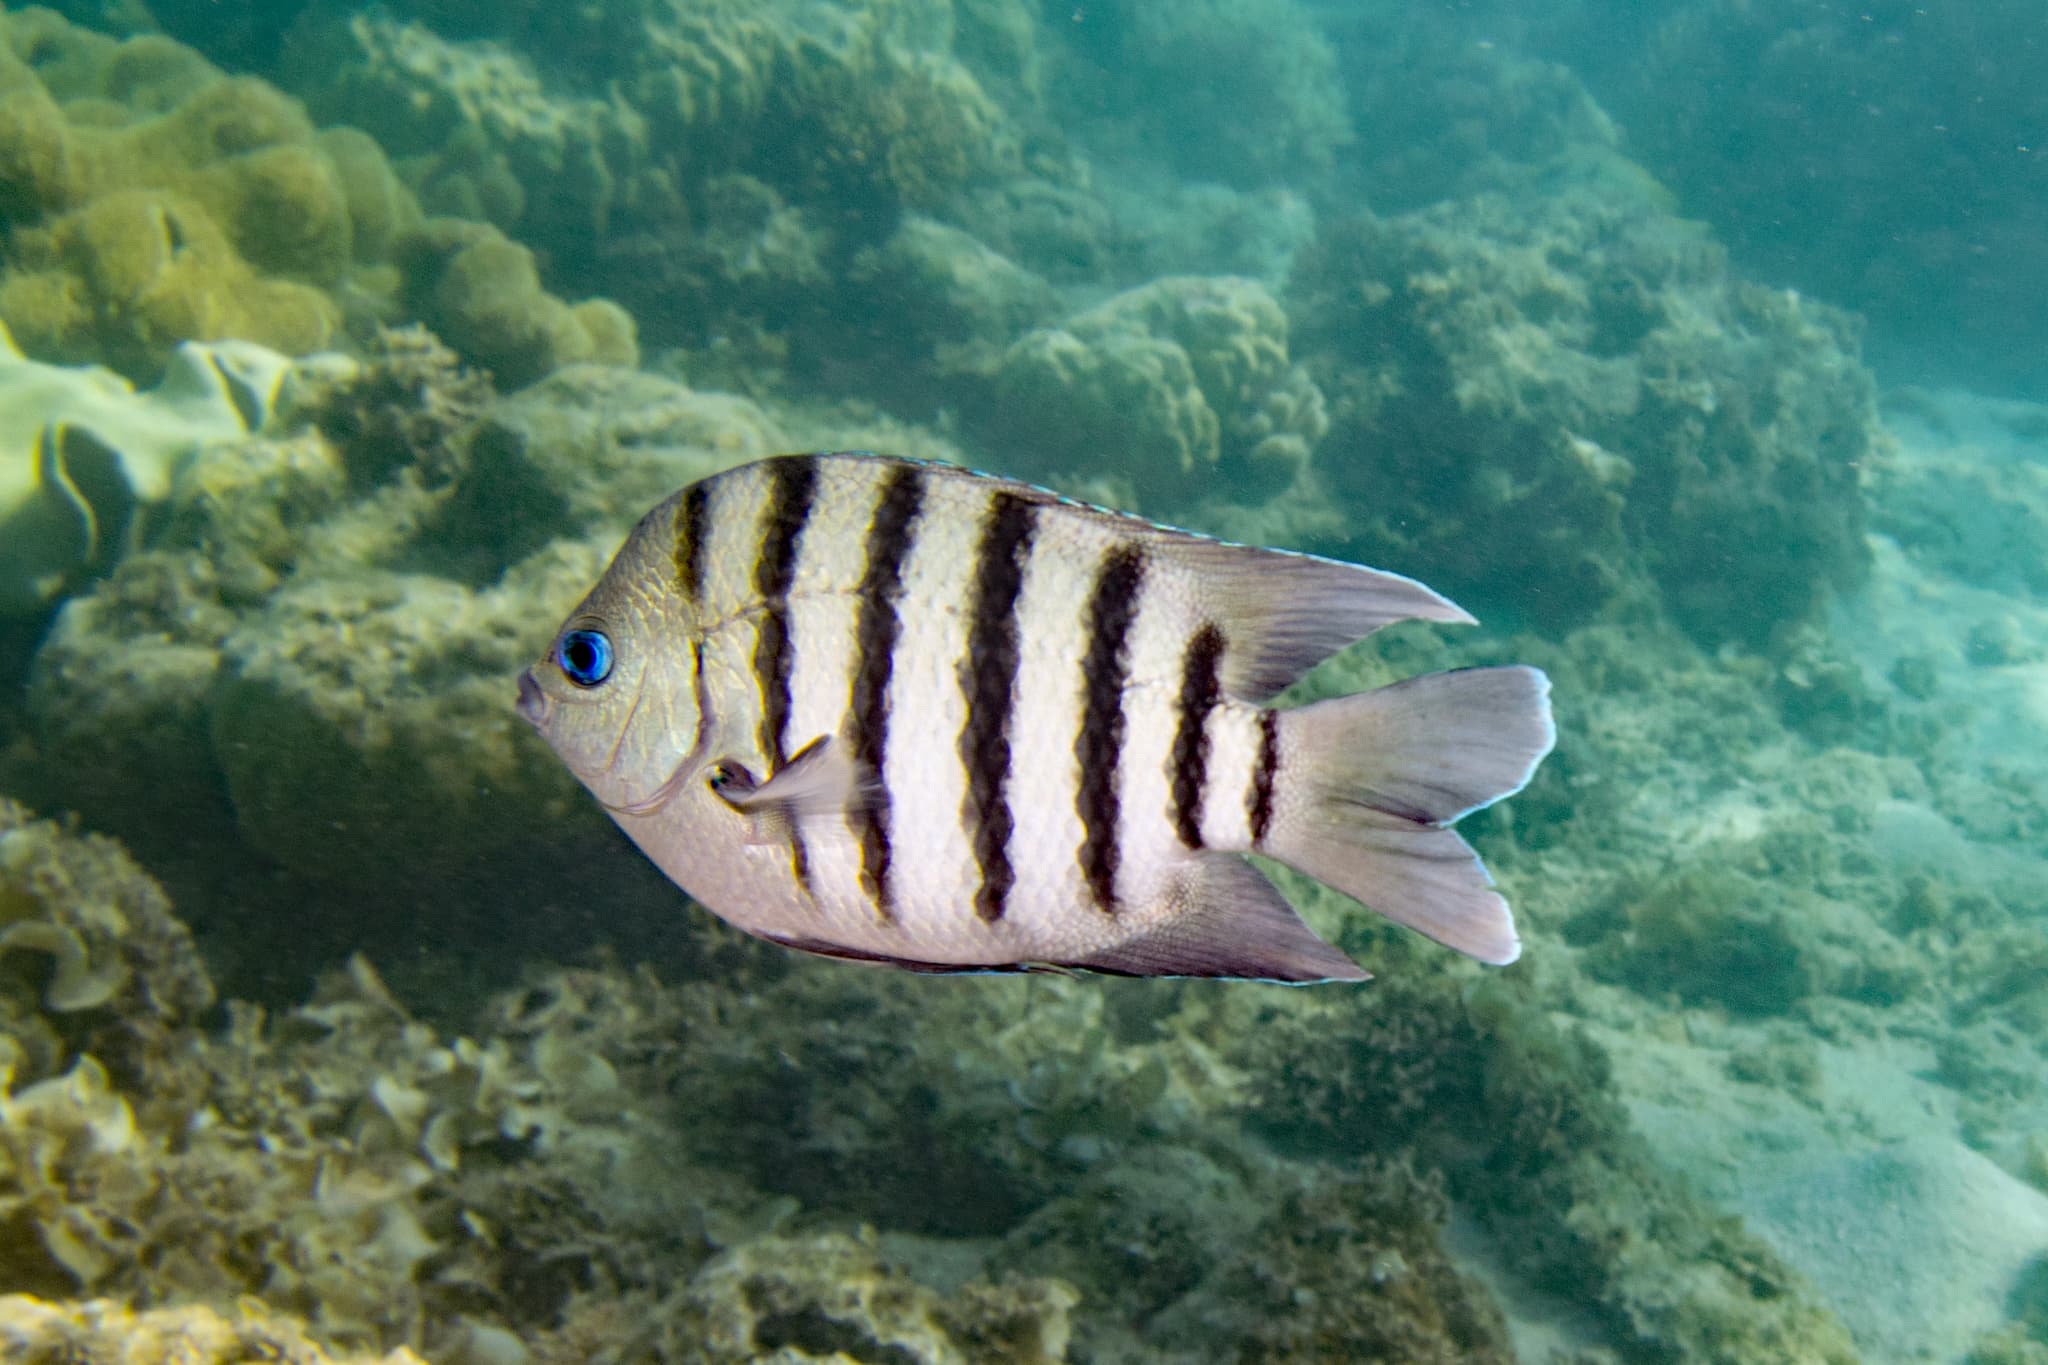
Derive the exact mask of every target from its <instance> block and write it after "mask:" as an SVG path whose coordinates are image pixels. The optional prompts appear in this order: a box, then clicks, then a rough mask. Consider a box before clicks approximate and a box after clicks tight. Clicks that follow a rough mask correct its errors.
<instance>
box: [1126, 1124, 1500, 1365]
mask: <svg viewBox="0 0 2048 1365" xmlns="http://www.w3.org/2000/svg"><path fill="white" fill-rule="evenodd" d="M1276 1183H1278V1184H1279V1185H1280V1186H1281V1189H1280V1191H1279V1192H1276V1193H1275V1195H1274V1196H1273V1197H1272V1198H1271V1199H1270V1200H1269V1201H1268V1203H1267V1205H1266V1207H1267V1210H1268V1212H1267V1213H1266V1216H1265V1219H1264V1221H1263V1222H1261V1223H1260V1224H1258V1225H1257V1226H1255V1227H1253V1228H1250V1229H1247V1230H1246V1231H1245V1232H1243V1233H1241V1234H1239V1235H1238V1236H1236V1237H1233V1238H1231V1239H1229V1240H1228V1242H1227V1243H1225V1245H1227V1246H1228V1247H1229V1248H1230V1249H1229V1250H1228V1251H1226V1252H1225V1253H1224V1254H1223V1255H1222V1256H1221V1257H1219V1258H1218V1260H1219V1264H1218V1265H1217V1266H1216V1268H1215V1269H1214V1270H1213V1271H1212V1272H1211V1273H1210V1274H1209V1275H1208V1277H1207V1278H1206V1279H1205V1280H1204V1281H1203V1283H1202V1284H1201V1285H1200V1286H1199V1287H1198V1288H1197V1289H1195V1290H1194V1291H1193V1292H1192V1293H1190V1294H1189V1295H1188V1296H1187V1297H1186V1298H1184V1299H1182V1300H1181V1301H1180V1302H1179V1303H1177V1304H1175V1305H1174V1306H1172V1307H1171V1308H1169V1309H1167V1310H1166V1311H1165V1312H1163V1313H1161V1314H1160V1315H1159V1316H1158V1317H1157V1318H1155V1319H1153V1320H1152V1321H1151V1323H1150V1324H1149V1331H1148V1335H1150V1336H1152V1337H1153V1338H1154V1339H1155V1340H1157V1341H1158V1342H1159V1343H1160V1344H1161V1345H1162V1346H1165V1347H1167V1348H1168V1349H1171V1348H1172V1347H1175V1346H1178V1347H1180V1348H1181V1349H1182V1350H1184V1351H1187V1352H1189V1353H1190V1354H1191V1355H1193V1356H1198V1357H1199V1356H1202V1355H1213V1353H1214V1352H1215V1348H1216V1345H1217V1344H1218V1343H1220V1342H1232V1343H1242V1344H1241V1345H1239V1346H1238V1348H1237V1349H1238V1352H1239V1353H1240V1358H1244V1359H1257V1360H1279V1361H1313V1360H1359V1361H1364V1360H1385V1361H1401V1362H1403V1365H1409V1362H1413V1365H1512V1362H1513V1361H1514V1360H1515V1354H1514V1351H1513V1349H1512V1348H1511V1346H1510V1344H1509V1341H1508V1334H1507V1324H1506V1322H1505V1321H1504V1319H1503V1318H1502V1315H1501V1310H1500V1309H1499V1308H1498V1307H1497V1306H1496V1305H1495V1303H1494V1301H1493V1299H1492V1297H1491V1296H1490V1295H1489V1294H1488V1293H1487V1291H1486V1290H1485V1289H1484V1288H1482V1287H1481V1286H1480V1285H1479V1284H1478V1283H1477V1282H1475V1281H1474V1280H1472V1279H1470V1278H1469V1277H1467V1276H1466V1275H1465V1274H1463V1273H1461V1272H1460V1271H1459V1270H1458V1268H1457V1267H1456V1265H1455V1264H1454V1263H1453V1262H1452V1260H1451V1258H1450V1256H1449V1254H1448V1253H1446V1251H1445V1250H1444V1248H1443V1246H1442V1245H1441V1243H1440V1241H1439V1240H1438V1239H1439V1232H1440V1230H1441V1228H1442V1227H1443V1224H1444V1221H1445V1219H1446V1218H1447V1217H1448V1214H1449V1207H1448V1202H1447V1200H1446V1199H1445V1197H1444V1192H1443V1189H1442V1187H1441V1182H1440V1181H1439V1180H1436V1179H1431V1178H1428V1177H1423V1176H1419V1175H1417V1174H1416V1172H1414V1171H1413V1170H1411V1169H1409V1168H1408V1167H1407V1166H1406V1165H1405V1164H1402V1163H1399V1162H1383V1161H1373V1160H1367V1161H1364V1162H1361V1163H1359V1165H1358V1166H1357V1167H1356V1168H1353V1169H1347V1170H1345V1171H1344V1172H1343V1173H1341V1174H1338V1173H1334V1172H1331V1171H1329V1170H1327V1169H1326V1168H1317V1169H1316V1170H1315V1171H1314V1173H1313V1174H1305V1175H1293V1176H1292V1178H1283V1179H1282V1180H1280V1181H1277V1182H1276Z"/></svg>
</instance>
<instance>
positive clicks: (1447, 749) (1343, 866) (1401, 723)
mask: <svg viewBox="0 0 2048 1365" xmlns="http://www.w3.org/2000/svg"><path fill="white" fill-rule="evenodd" d="M1555 738H1556V730H1555V729H1554V727H1553V726H1552V724H1551V719H1550V680H1549V679H1548V678H1546V677H1544V675H1543V674H1542V672H1541V671H1540V670H1537V669H1534V668H1475V669H1466V670H1463V671H1460V672H1454V673H1430V674H1425V675H1424V676H1422V677H1419V678H1410V679H1408V680H1407V681H1405V682H1398V683H1395V684H1393V685H1392V686H1390V687H1382V688H1380V689H1379V690H1377V691H1374V692H1362V693H1359V694H1357V695H1355V696H1349V697H1335V698H1332V699H1330V700H1329V701H1322V702H1316V703H1314V704H1312V705H1309V706H1304V707H1301V708H1299V709H1297V710H1293V711H1288V712H1284V713H1282V715H1281V749H1280V759H1281V761H1280V770H1279V779H1278V789H1277V790H1276V792H1275V796H1276V798H1277V799H1276V800H1275V803H1274V815H1273V823H1272V826H1271V827H1270V828H1269V829H1268V831H1267V834H1266V839H1265V842H1264V843H1263V844H1262V845H1261V847H1260V851H1261V852H1264V853H1269V854H1271V855H1272V856H1273V857H1275V858H1278V859H1280V860H1281V861H1283V862H1286V863H1289V864H1291V865H1292V866H1294V867H1297V868H1299V869H1300V870H1301V871H1303V872H1306V873H1307V874H1308V875H1309V876H1311V877H1314V878H1315V879H1316V880H1317V881H1320V882H1324V883H1326V884H1328V885H1330V886H1333V887H1335V888H1336V889H1337V890H1339V891H1342V892H1344V893H1345V894H1346V895H1349V896H1353V897H1356V898H1357V899H1358V900H1361V901H1363V902H1365V903H1366V904H1367V905H1369V906H1371V907H1372V908H1373V909H1374V910H1377V911H1379V913H1381V914H1383V915H1385V916H1386V917H1387V918H1389V919H1391V920H1394V921H1396V922H1397V923H1400V924H1405V925H1407V926H1409V927H1410V928H1412V929H1416V930H1419V931H1420V932H1422V933H1424V934H1427V935H1428V936H1429V937H1431V938H1433V939H1435V940H1436V941H1437V942H1439V943H1442V944H1445V945H1447V946H1449V947H1452V948H1456V949H1457V950H1458V951H1459V952H1461V953H1466V954H1468V955H1470V956H1472V957H1475V958H1478V959H1479V960H1480V961H1481V962H1491V963H1495V964H1501V963H1508V962H1513V961H1514V960H1515V958H1516V957H1517V956H1518V955H1519V954H1520V953H1521V950H1522V945H1521V941H1520V940H1519V939H1518V938H1517V937H1516V936H1515V920H1514V916H1513V915H1512V914H1511V913H1510V912H1509V910H1508V905H1507V902H1506V901H1505V900H1503V899H1502V898H1501V896H1500V894H1499V893H1498V892H1496V891H1495V890H1494V889H1493V879H1492V878H1491V877H1489V876H1488V875H1487V872H1486V868H1485V867H1484V865H1482V864H1481V863H1480V861H1479V856H1478V855H1477V854H1476V853H1474V852H1473V851H1472V846H1471V845H1470V844H1467V843H1466V842H1465V841H1464V840H1463V839H1462V838H1460V837H1459V836H1458V835H1457V834H1455V833H1453V832H1452V831H1451V830H1450V828H1449V826H1450V825H1451V824H1453V823H1455V822H1456V821H1457V820H1458V819H1459V817H1461V816H1464V815H1468V814H1470V813H1471V812H1473V811H1475V810H1478V809H1480V808H1481V807H1482V806H1489V805H1492V804H1493V803H1494V802H1495V801H1498V800H1500V799H1501V798H1502V797H1505V796H1512V795H1513V794H1514V793H1516V792H1518V791H1520V790H1521V789H1522V787H1523V786H1524V784H1526V783H1527V782H1528V781H1529V778H1530V777H1531V776H1532V775H1533V774H1534V773H1535V771H1536V765H1537V764H1538V763H1539V762H1541V761H1542V759H1543V756H1544V755H1545V754H1547V753H1549V752H1550V746H1551V744H1552V742H1553V741H1554V740H1555Z"/></svg>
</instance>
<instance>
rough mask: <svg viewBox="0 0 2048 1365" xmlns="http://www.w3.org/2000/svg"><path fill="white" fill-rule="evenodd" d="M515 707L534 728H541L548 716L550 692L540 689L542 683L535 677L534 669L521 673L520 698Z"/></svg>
mask: <svg viewBox="0 0 2048 1365" xmlns="http://www.w3.org/2000/svg"><path fill="white" fill-rule="evenodd" d="M513 709H514V710H516V711H518V712H519V717H520V719H521V720H524V721H525V722H526V723H527V724H528V725H531V726H532V727H533V728H534V729H536V730H538V729H540V727H541V725H542V724H543V723H544V722H545V721H546V720H547V718H548V694H547V693H545V692H543V691H541V690H540V684H539V683H537V682H535V681H534V679H533V670H532V669H530V668H529V669H525V670H523V671H522V672H521V673H520V675H519V700H518V702H517V703H515V704H514V706H513Z"/></svg>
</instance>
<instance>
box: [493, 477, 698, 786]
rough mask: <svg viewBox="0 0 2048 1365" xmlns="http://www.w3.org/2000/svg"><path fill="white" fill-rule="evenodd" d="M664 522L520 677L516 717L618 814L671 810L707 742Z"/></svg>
mask: <svg viewBox="0 0 2048 1365" xmlns="http://www.w3.org/2000/svg"><path fill="white" fill-rule="evenodd" d="M661 511H662V509H656V512H655V513H654V514H650V515H649V516H648V517H647V519H646V520H644V521H642V522H641V523H640V525H639V526H638V527H637V528H636V529H635V530H634V532H633V534H632V535H631V536H629V537H628V538H627V540H626V543H625V545H624V546H623V547H622V548H621V549H620V550H619V552H618V554H617V555H616V556H615V557H614V558H613V559H612V562H611V566H610V567H609V568H607V569H606V570H605V573H604V576H603V577H602V578H600V579H599V580H598V582H597V586H595V587H594V588H592V589H591V590H590V592H589V594H588V595H586V596H585V597H584V599H583V600H582V601H581V602H579V603H577V605H576V608H575V610H573V611H571V612H570V613H569V615H568V617H567V619H565V620H564V621H563V622H562V625H561V627H560V629H558V630H557V631H556V632H555V636H554V639H553V641H552V642H551V643H550V644H549V645H548V648H547V652H546V653H545V654H543V655H542V656H541V657H540V659H539V660H538V661H537V662H536V663H534V664H533V665H532V666H531V667H530V668H528V669H527V670H526V671H525V672H524V673H522V674H521V675H520V678H519V701H518V710H519V714H520V715H521V716H522V717H524V718H525V720H526V721H527V723H528V724H530V725H532V726H533V728H534V729H535V730H536V731H537V732H539V734H540V736H541V738H542V739H544V740H546V741H547V743H548V746H549V747H550V748H552V749H553V750H554V751H555V754H556V756H557V757H559V758H560V759H561V760H562V762H563V763H565V764H567V765H568V767H569V770H570V771H571V772H573V773H574V774H575V775H576V778H577V780H578V781H580V782H582V783H583V785H584V786H585V787H587V788H588V789H589V790H590V793H591V795H593V796H595V797H596V798H597V799H598V800H599V801H600V802H602V803H603V804H604V805H605V807H606V808H607V809H609V810H610V811H611V812H612V813H613V814H615V815H626V814H644V813H647V812H649V811H652V810H654V809H656V808H658V807H660V806H662V805H663V804H665V803H666V802H667V801H668V799H669V798H670V797H672V796H673V795H674V794H675V792H676V791H677V790H678V788H679V787H680V786H681V785H682V783H683V782H684V781H685V780H686V779H687V778H688V777H689V775H690V774H691V773H692V772H693V771H694V769H695V768H696V767H697V766H699V765H700V764H701V761H702V755H703V752H704V747H705V743H706V734H705V732H706V730H707V729H708V722H709V717H708V715H707V714H706V712H705V710H704V708H703V706H702V704H701V697H702V694H703V688H702V672H703V662H702V661H703V648H702V641H701V638H700V633H699V631H698V627H697V622H696V620H695V610H694V608H692V606H691V605H690V603H689V602H688V601H687V600H685V599H684V597H683V595H682V594H681V592H679V591H678V590H677V588H676V586H675V584H674V581H673V570H672V569H671V568H670V563H671V555H670V552H669V548H668V545H667V543H666V542H665V540H664V532H665V531H666V525H667V519H666V518H665V517H663V516H662V515H661Z"/></svg>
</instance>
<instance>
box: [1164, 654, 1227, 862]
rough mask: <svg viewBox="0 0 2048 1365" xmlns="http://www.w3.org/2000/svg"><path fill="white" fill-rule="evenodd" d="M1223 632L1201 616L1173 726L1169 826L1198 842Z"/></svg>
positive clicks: (1184, 664)
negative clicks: (1171, 806)
mask: <svg viewBox="0 0 2048 1365" xmlns="http://www.w3.org/2000/svg"><path fill="white" fill-rule="evenodd" d="M1222 675H1223V632H1222V631H1221V630H1219V629H1218V628H1217V627H1216V624H1215V623H1214V622H1213V621H1209V622H1204V623H1203V624H1202V628H1201V629H1200V630H1198V631H1196V632H1195V634H1194V638H1193V639H1191V640H1189V641H1188V647H1187V652H1186V653H1185V654H1184V655H1182V656H1181V666H1180V706H1179V712H1180V719H1179V722H1178V724H1177V725H1176V726H1175V729H1174V732H1173V827H1174V828H1175V829H1176V830H1178V831H1179V833H1180V841H1181V842H1182V843H1183V844H1186V845H1187V846H1188V847H1189V848H1201V847H1202V799H1203V797H1204V796H1206V795H1207V793H1208V786H1209V713H1210V712H1211V711H1213V710H1215V709H1216V703H1217V702H1219V701H1221V700H1222V699H1223V681H1222Z"/></svg>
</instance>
